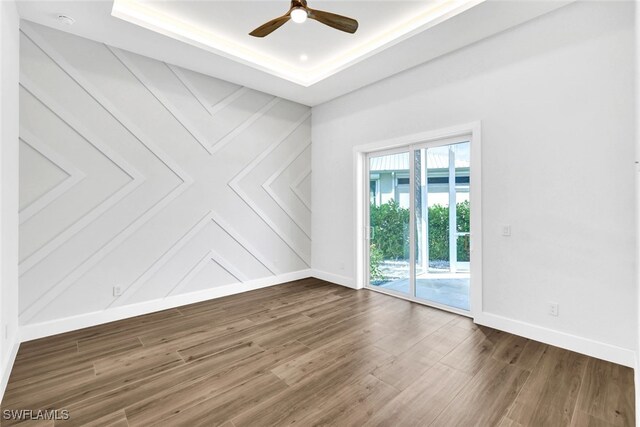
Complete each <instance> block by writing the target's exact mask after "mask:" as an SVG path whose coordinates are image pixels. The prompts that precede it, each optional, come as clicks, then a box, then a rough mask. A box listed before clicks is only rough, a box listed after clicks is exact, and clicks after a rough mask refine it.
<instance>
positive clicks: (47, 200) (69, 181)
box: [18, 127, 87, 224]
mask: <svg viewBox="0 0 640 427" xmlns="http://www.w3.org/2000/svg"><path fill="white" fill-rule="evenodd" d="M20 140H21V141H22V142H24V143H25V144H27V145H29V146H30V147H31V148H33V149H34V150H36V151H37V152H39V153H40V154H41V155H43V156H44V157H45V158H46V159H48V160H49V161H50V162H52V163H53V164H55V165H56V166H58V167H59V168H60V169H62V170H63V171H65V173H67V175H69V176H68V177H67V178H66V179H65V180H64V181H62V182H61V183H60V184H58V185H56V186H55V187H54V188H52V189H51V190H49V191H47V192H46V193H45V194H43V195H42V196H40V197H38V198H37V199H36V200H34V201H33V202H31V203H30V204H29V205H28V206H25V207H24V208H22V209H21V210H20V212H18V214H19V216H20V224H24V223H25V222H27V221H28V220H29V219H30V218H31V217H33V216H34V215H36V214H37V213H38V212H40V211H41V210H43V209H44V208H46V207H47V206H49V204H51V203H53V202H54V201H55V200H57V199H58V198H59V197H60V196H62V195H63V194H64V193H66V192H67V191H69V190H70V189H72V188H73V187H74V186H75V185H76V184H78V183H79V182H80V181H82V180H83V179H84V178H85V177H86V176H87V175H86V174H85V173H84V172H82V171H81V170H80V169H78V168H76V167H75V166H74V165H73V164H72V163H71V162H69V161H68V160H67V159H65V158H64V156H63V155H62V154H60V153H57V152H55V151H53V150H52V149H51V148H50V147H49V146H48V145H47V144H45V143H44V142H42V141H41V140H40V138H38V137H37V136H35V135H33V134H32V133H31V132H29V131H28V130H27V129H25V128H24V127H21V128H20Z"/></svg>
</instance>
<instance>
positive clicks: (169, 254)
mask: <svg viewBox="0 0 640 427" xmlns="http://www.w3.org/2000/svg"><path fill="white" fill-rule="evenodd" d="M211 221H213V222H214V223H216V224H218V226H219V227H220V228H221V229H222V230H223V231H224V232H225V233H227V234H228V235H229V236H230V237H231V238H232V239H233V240H234V241H235V242H236V243H238V245H240V246H241V247H242V248H243V249H244V250H245V251H247V252H248V253H249V254H250V255H251V256H252V257H253V258H255V259H256V260H257V261H258V262H259V263H260V264H262V265H263V266H264V267H265V268H266V269H267V270H269V271H270V272H271V273H272V274H273V275H278V274H279V273H278V272H277V271H278V270H277V267H276V266H275V265H273V264H272V263H271V262H270V261H269V260H268V258H266V257H265V256H264V255H262V254H260V252H258V250H257V249H256V248H255V247H253V245H251V244H250V243H249V242H248V241H247V240H245V239H244V238H242V237H241V235H240V234H239V233H238V232H237V231H236V230H235V229H234V228H233V227H231V225H230V224H228V223H227V222H225V221H224V220H222V219H221V218H220V216H219V215H218V214H217V213H215V212H214V211H209V212H207V213H206V214H205V215H204V216H203V217H202V218H200V219H199V220H198V221H197V222H196V223H195V224H194V225H193V226H192V227H191V228H190V229H189V230H188V231H187V232H186V233H185V234H184V235H183V236H182V237H180V238H179V239H178V240H177V241H176V242H175V243H174V244H173V245H171V247H170V248H169V249H168V250H167V251H166V252H165V253H164V254H162V255H161V256H160V257H159V258H158V259H157V260H156V261H155V262H154V263H153V264H152V265H151V266H150V267H149V268H148V269H147V270H145V272H144V273H142V274H141V275H140V276H139V277H138V278H137V279H136V280H134V281H133V283H131V284H130V285H129V286H128V287H127V288H126V289H125V290H124V292H123V293H122V295H120V296H119V297H117V298H115V299H114V300H113V301H112V302H111V303H110V304H109V306H108V307H111V306H114V304H115V303H116V302H117V301H120V302H122V301H126V300H128V299H129V298H131V296H133V294H135V293H136V292H137V291H138V290H139V289H140V288H142V286H144V284H145V283H146V282H147V281H148V280H149V279H150V278H151V277H152V276H153V275H154V274H155V273H157V272H158V271H159V270H160V269H161V268H162V267H163V266H164V265H165V264H166V263H167V262H169V260H170V259H171V258H173V257H174V256H176V255H177V254H178V253H179V252H180V250H181V249H182V248H183V247H184V246H185V245H186V244H187V243H188V242H189V241H190V240H191V239H193V238H194V237H195V236H197V235H198V233H200V231H202V229H203V228H204V227H206V226H207V225H208V224H209V223H210V222H211ZM212 251H213V250H212ZM213 252H215V251H213ZM217 258H218V259H223V258H222V257H220V256H218V257H217ZM222 262H224V264H223V265H221V266H222V267H223V268H225V267H228V266H229V263H228V262H225V261H222ZM225 269H226V268H225ZM230 271H234V273H235V274H233V273H232V274H233V275H234V276H235V275H238V276H239V277H244V275H243V274H242V273H237V269H235V268H233V267H230ZM245 279H246V278H245ZM239 280H240V279H239ZM240 281H243V280H240ZM170 294H171V292H170Z"/></svg>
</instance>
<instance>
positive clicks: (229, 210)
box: [20, 22, 311, 325]
mask: <svg viewBox="0 0 640 427" xmlns="http://www.w3.org/2000/svg"><path fill="white" fill-rule="evenodd" d="M20 42H21V47H20V49H21V57H20V59H21V64H20V70H21V75H20V168H21V173H20V321H21V323H22V324H23V325H34V324H42V323H43V322H50V321H56V320H58V319H64V318H70V317H71V318H72V317H74V316H80V315H86V314H88V313H96V312H104V311H105V310H106V311H108V310H113V309H118V308H122V307H124V306H127V305H132V304H137V303H144V302H148V301H156V300H163V299H167V298H171V297H174V296H179V295H187V294H191V293H197V292H202V291H207V290H211V289H213V288H219V287H228V288H229V287H230V288H232V287H233V286H242V285H243V284H246V283H252V282H255V281H260V280H262V279H267V278H270V277H271V278H274V277H275V278H277V277H279V276H283V275H285V276H286V275H287V274H290V273H294V272H302V271H307V270H308V269H309V268H310V266H309V265H310V262H311V261H310V258H311V224H310V221H311V202H310V201H311V194H310V191H311V189H310V180H311V132H310V117H311V111H310V108H309V107H306V106H304V105H300V104H296V103H294V102H290V101H287V100H284V99H280V98H276V97H273V96H271V95H268V94H265V93H261V92H257V91H254V90H250V89H247V88H244V87H239V86H236V85H234V84H231V83H228V82H225V81H221V80H218V79H215V78H212V77H208V76H205V75H202V74H198V73H195V72H192V71H189V70H185V69H181V68H178V67H175V66H172V65H169V64H165V63H163V62H159V61H156V60H152V59H149V58H146V57H142V56H139V55H136V54H133V53H129V52H126V51H123V50H119V49H115V48H111V47H109V46H106V45H104V44H101V43H97V42H93V41H90V40H87V39H83V38H80V37H77V36H73V35H70V34H67V33H63V32H59V31H56V30H53V29H50V28H46V27H41V26H38V25H35V24H31V23H24V22H23V25H22V32H21V40H20ZM114 286H120V287H121V288H122V294H121V295H119V296H114V292H113V288H114Z"/></svg>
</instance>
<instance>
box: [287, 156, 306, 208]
mask: <svg viewBox="0 0 640 427" xmlns="http://www.w3.org/2000/svg"><path fill="white" fill-rule="evenodd" d="M309 175H311V167H308V168H307V169H305V170H304V171H302V173H301V174H300V176H298V177H297V178H296V179H294V180H293V182H292V183H291V185H290V186H289V187H290V188H291V191H293V193H294V194H295V195H296V196H297V197H298V199H300V201H301V202H302V203H303V204H304V205H305V206H306V207H307V209H309V212H311V205H310V204H309V202H307V199H306V197H304V195H303V194H302V192H301V191H300V184H302V181H304V180H305V179H307V177H308V176H309Z"/></svg>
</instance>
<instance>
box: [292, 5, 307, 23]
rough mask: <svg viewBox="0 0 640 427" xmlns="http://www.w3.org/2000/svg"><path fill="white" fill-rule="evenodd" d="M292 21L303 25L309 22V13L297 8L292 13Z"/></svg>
mask: <svg viewBox="0 0 640 427" xmlns="http://www.w3.org/2000/svg"><path fill="white" fill-rule="evenodd" d="M290 15H291V20H292V21H293V22H295V23H296V24H302V23H303V22H304V21H306V20H307V11H306V10H305V9H303V8H301V7H296V8H294V9H293V10H292V11H291V14H290Z"/></svg>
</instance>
